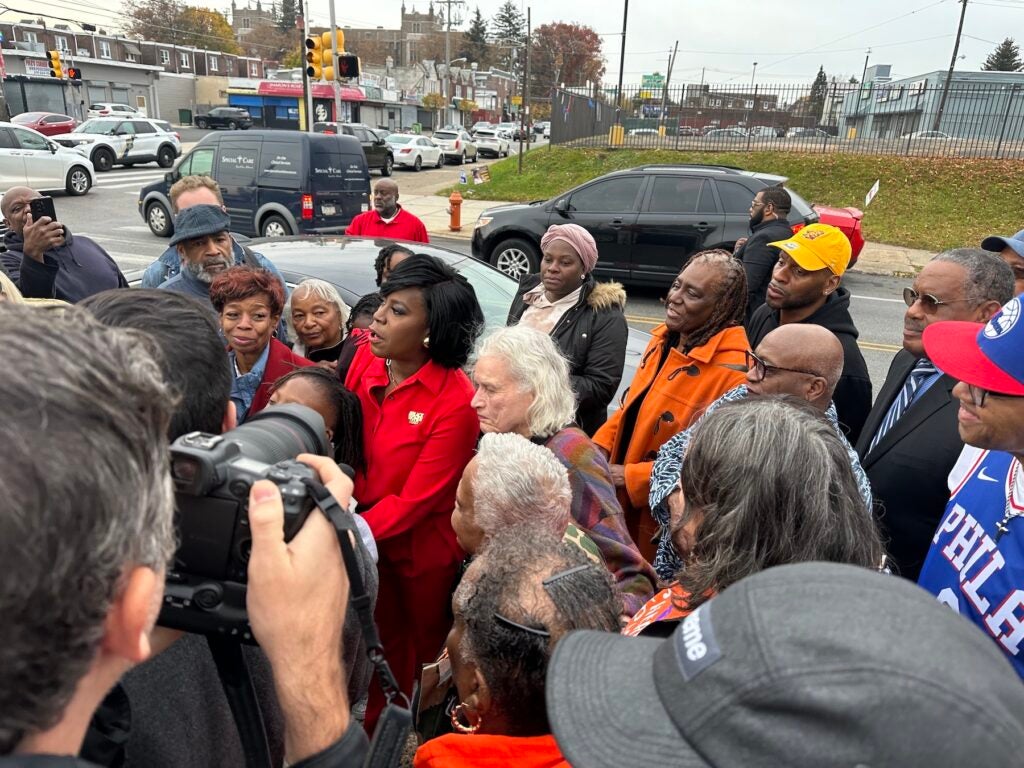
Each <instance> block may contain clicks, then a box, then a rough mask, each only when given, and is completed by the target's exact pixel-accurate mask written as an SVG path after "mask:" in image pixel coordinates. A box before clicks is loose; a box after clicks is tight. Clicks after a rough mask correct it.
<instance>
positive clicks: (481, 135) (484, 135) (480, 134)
mask: <svg viewBox="0 0 1024 768" xmlns="http://www.w3.org/2000/svg"><path fill="white" fill-rule="evenodd" d="M495 136H497V134H496V133H495V132H494V131H490V130H488V131H484V130H480V131H477V132H476V137H477V138H478V139H493V138H494V137H495Z"/></svg>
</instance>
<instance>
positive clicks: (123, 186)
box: [96, 164, 167, 195]
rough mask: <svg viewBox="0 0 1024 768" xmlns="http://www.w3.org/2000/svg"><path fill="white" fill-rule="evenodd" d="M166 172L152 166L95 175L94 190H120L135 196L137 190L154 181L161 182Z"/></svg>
mask: <svg viewBox="0 0 1024 768" xmlns="http://www.w3.org/2000/svg"><path fill="white" fill-rule="evenodd" d="M166 174H167V170H166V169H164V168H160V167H158V166H157V165H155V164H154V165H153V167H152V168H145V169H142V168H139V169H138V170H136V169H135V168H124V169H116V168H115V170H112V171H107V172H106V173H97V174H96V188H97V189H109V190H121V191H123V192H124V193H125V194H129V195H137V194H138V192H139V190H140V189H142V188H143V187H145V186H146V185H148V184H152V183H153V182H154V181H161V180H162V179H163V178H164V176H165V175H166Z"/></svg>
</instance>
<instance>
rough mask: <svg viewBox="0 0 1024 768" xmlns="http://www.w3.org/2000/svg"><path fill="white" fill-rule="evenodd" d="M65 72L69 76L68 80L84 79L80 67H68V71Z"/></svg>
mask: <svg viewBox="0 0 1024 768" xmlns="http://www.w3.org/2000/svg"><path fill="white" fill-rule="evenodd" d="M64 72H65V73H66V74H67V76H68V80H81V79H82V70H80V69H79V68H78V67H68V68H67V69H66V70H64Z"/></svg>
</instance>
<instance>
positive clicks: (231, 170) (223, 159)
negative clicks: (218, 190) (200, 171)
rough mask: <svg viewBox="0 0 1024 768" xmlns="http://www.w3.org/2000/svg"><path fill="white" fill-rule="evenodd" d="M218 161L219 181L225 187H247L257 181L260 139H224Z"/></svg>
mask: <svg viewBox="0 0 1024 768" xmlns="http://www.w3.org/2000/svg"><path fill="white" fill-rule="evenodd" d="M219 149H220V154H219V157H218V161H217V182H218V183H220V184H221V185H223V186H225V187H246V186H252V185H253V184H255V183H256V168H257V166H258V164H259V160H260V142H258V141H244V142H241V141H226V140H225V141H222V142H221V143H220V148H219Z"/></svg>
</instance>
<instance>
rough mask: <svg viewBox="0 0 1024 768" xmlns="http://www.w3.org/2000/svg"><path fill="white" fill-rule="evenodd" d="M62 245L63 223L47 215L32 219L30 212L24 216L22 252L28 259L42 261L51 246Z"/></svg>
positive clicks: (57, 246)
mask: <svg viewBox="0 0 1024 768" xmlns="http://www.w3.org/2000/svg"><path fill="white" fill-rule="evenodd" d="M62 245H64V225H63V224H61V223H60V222H57V221H54V220H53V219H51V218H50V217H49V216H43V217H42V218H40V219H39V221H33V220H32V214H31V213H29V214H27V215H26V216H25V229H24V244H23V246H22V249H23V251H22V252H23V253H24V254H25V255H26V256H28V257H29V258H30V259H35V260H36V261H38V262H40V263H42V261H43V255H44V254H45V253H46V252H47V251H48V250H50V249H51V248H59V247H60V246H62Z"/></svg>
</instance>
